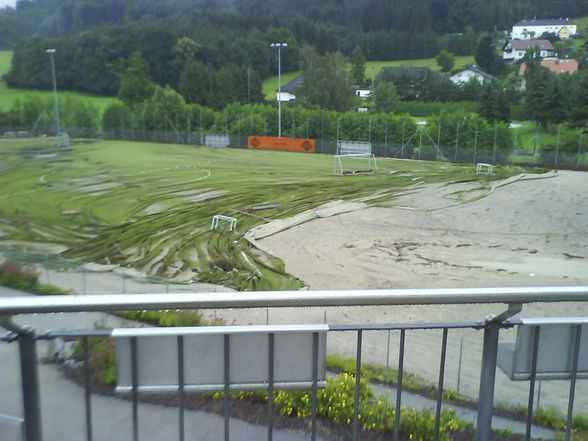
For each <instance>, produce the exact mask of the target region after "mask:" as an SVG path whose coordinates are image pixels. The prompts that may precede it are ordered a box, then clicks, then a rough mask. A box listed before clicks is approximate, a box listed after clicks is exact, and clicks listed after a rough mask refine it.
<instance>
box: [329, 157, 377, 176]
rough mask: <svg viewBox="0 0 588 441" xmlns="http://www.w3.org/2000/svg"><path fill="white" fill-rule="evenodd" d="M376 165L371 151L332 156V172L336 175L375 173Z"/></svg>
mask: <svg viewBox="0 0 588 441" xmlns="http://www.w3.org/2000/svg"><path fill="white" fill-rule="evenodd" d="M377 171H378V166H377V164H376V157H375V155H374V154H373V153H351V154H347V155H335V156H333V173H334V174H336V175H342V176H345V175H361V174H367V173H377Z"/></svg>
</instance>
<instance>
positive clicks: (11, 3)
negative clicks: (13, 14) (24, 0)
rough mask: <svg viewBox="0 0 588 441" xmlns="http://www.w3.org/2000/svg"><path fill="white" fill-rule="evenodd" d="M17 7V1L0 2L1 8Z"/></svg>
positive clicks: (6, 0) (1, 0)
mask: <svg viewBox="0 0 588 441" xmlns="http://www.w3.org/2000/svg"><path fill="white" fill-rule="evenodd" d="M14 5H16V0H0V8H3V7H4V6H12V7H14Z"/></svg>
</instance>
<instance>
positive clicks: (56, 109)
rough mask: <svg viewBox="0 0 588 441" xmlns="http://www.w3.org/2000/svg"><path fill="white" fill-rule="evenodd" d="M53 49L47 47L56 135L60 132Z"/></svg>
mask: <svg viewBox="0 0 588 441" xmlns="http://www.w3.org/2000/svg"><path fill="white" fill-rule="evenodd" d="M55 52H56V51H55V49H47V53H48V54H49V58H50V59H51V75H52V77H53V98H54V99H55V121H56V124H57V137H58V138H59V135H60V134H61V127H60V124H59V100H58V99H57V79H56V77H55Z"/></svg>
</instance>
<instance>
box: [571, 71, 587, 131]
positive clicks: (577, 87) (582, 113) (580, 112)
mask: <svg viewBox="0 0 588 441" xmlns="http://www.w3.org/2000/svg"><path fill="white" fill-rule="evenodd" d="M572 91H573V95H572V99H571V106H570V119H571V120H572V122H573V124H574V125H577V126H584V127H586V125H588V71H586V70H584V71H582V72H580V73H578V74H576V77H575V81H574V85H573V87H572Z"/></svg>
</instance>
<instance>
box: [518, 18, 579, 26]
mask: <svg viewBox="0 0 588 441" xmlns="http://www.w3.org/2000/svg"><path fill="white" fill-rule="evenodd" d="M573 24H575V23H572V22H571V21H570V19H569V18H551V19H547V20H522V21H519V22H518V23H516V24H515V26H556V25H562V26H563V25H573Z"/></svg>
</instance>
